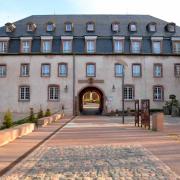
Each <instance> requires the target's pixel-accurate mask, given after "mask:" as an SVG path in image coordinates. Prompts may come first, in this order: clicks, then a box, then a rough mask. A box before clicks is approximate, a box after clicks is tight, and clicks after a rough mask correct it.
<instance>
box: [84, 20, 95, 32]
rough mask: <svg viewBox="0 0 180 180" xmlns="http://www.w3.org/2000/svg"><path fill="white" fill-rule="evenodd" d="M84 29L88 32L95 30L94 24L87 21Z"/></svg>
mask: <svg viewBox="0 0 180 180" xmlns="http://www.w3.org/2000/svg"><path fill="white" fill-rule="evenodd" d="M86 30H87V31H89V32H92V31H95V24H94V23H93V22H88V23H87V25H86Z"/></svg>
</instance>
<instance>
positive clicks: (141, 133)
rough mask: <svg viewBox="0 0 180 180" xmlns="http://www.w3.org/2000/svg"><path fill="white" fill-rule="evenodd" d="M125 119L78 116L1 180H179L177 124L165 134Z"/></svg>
mask: <svg viewBox="0 0 180 180" xmlns="http://www.w3.org/2000/svg"><path fill="white" fill-rule="evenodd" d="M127 121H128V123H127V124H125V125H122V124H121V119H120V118H112V117H103V116H80V117H76V118H75V119H74V120H73V121H72V122H70V123H69V124H67V125H66V126H65V127H64V128H63V129H62V130H61V131H59V132H58V133H56V134H55V135H54V136H53V137H52V138H51V139H50V140H48V141H47V142H46V143H44V144H43V145H41V146H40V147H39V148H37V149H36V150H35V151H34V152H33V153H31V154H30V155H29V156H28V157H27V158H25V159H24V160H23V161H22V162H21V163H19V164H18V165H16V166H15V167H14V168H13V169H12V170H10V171H9V172H8V173H7V174H6V175H5V176H3V177H2V178H1V179H2V180H10V179H12V180H16V179H22V180H30V179H53V180H56V179H60V180H61V179H62V180H63V179H64V180H66V179H71V180H73V179H77V180H78V179H79V180H80V179H89V180H91V179H92V180H94V179H99V180H100V179H101V180H102V179H107V180H110V179H112V180H119V179H124V180H126V179H127V180H130V179H137V180H138V179H139V180H146V179H147V180H150V179H152V180H153V179H154V180H156V179H160V180H161V179H162V180H164V179H165V180H166V179H167V180H175V179H180V177H179V175H180V141H179V140H178V139H175V138H174V137H173V135H174V136H175V135H176V136H178V135H180V124H179V122H178V121H179V120H178V119H177V120H176V121H177V122H176V123H175V124H176V128H175V127H174V123H173V122H172V123H171V121H170V122H168V121H166V128H165V130H164V132H153V131H148V130H145V129H142V128H137V127H134V124H133V123H131V120H130V119H129V120H127Z"/></svg>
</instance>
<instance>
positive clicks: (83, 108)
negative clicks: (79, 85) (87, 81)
mask: <svg viewBox="0 0 180 180" xmlns="http://www.w3.org/2000/svg"><path fill="white" fill-rule="evenodd" d="M103 105H104V96H103V92H102V91H101V90H100V89H99V88H97V87H86V88H84V89H83V90H81V91H80V93H79V111H80V113H81V114H83V115H98V114H102V111H103Z"/></svg>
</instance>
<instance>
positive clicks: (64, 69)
mask: <svg viewBox="0 0 180 180" xmlns="http://www.w3.org/2000/svg"><path fill="white" fill-rule="evenodd" d="M67 74H68V66H67V64H66V63H61V64H59V65H58V76H64V77H66V76H67Z"/></svg>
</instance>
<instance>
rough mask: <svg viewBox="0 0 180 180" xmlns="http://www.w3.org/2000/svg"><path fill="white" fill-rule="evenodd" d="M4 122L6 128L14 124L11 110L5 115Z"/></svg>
mask: <svg viewBox="0 0 180 180" xmlns="http://www.w3.org/2000/svg"><path fill="white" fill-rule="evenodd" d="M3 124H4V126H5V127H6V128H10V127H11V126H12V125H13V117H12V113H11V112H10V111H9V110H8V111H7V112H6V113H5V115H4V122H3Z"/></svg>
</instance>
